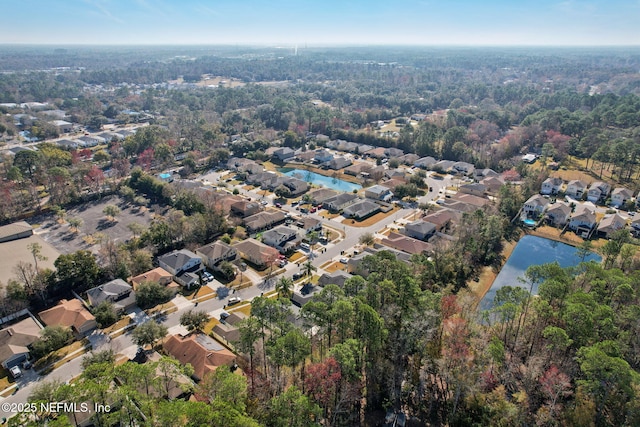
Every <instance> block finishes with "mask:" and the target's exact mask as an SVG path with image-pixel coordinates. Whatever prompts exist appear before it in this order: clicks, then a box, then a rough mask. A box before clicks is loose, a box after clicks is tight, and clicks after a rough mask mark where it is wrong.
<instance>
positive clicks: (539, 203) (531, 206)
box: [523, 194, 549, 218]
mask: <svg viewBox="0 0 640 427" xmlns="http://www.w3.org/2000/svg"><path fill="white" fill-rule="evenodd" d="M548 205H549V200H547V199H546V198H544V197H542V196H541V195H539V194H534V195H533V196H531V197H529V199H528V200H527V201H526V202H524V207H523V211H524V212H525V213H526V214H527V217H532V218H535V217H538V216H540V215H542V213H543V212H544V211H545V209H546V208H547V206H548Z"/></svg>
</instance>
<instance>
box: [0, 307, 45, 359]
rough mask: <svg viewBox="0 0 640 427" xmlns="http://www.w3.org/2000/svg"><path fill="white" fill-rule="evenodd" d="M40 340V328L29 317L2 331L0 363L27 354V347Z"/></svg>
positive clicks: (0, 337)
mask: <svg viewBox="0 0 640 427" xmlns="http://www.w3.org/2000/svg"><path fill="white" fill-rule="evenodd" d="M38 338H40V326H38V324H37V323H36V322H35V321H34V320H33V319H32V318H31V317H28V318H26V319H24V320H21V321H19V322H18V323H15V324H13V325H11V326H9V327H6V328H4V329H2V330H0V362H4V361H6V360H7V359H9V358H10V357H12V356H14V355H16V354H20V353H27V352H28V351H29V349H28V348H27V346H28V345H29V344H31V343H33V342H34V341H35V340H37V339H38Z"/></svg>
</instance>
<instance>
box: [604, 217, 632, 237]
mask: <svg viewBox="0 0 640 427" xmlns="http://www.w3.org/2000/svg"><path fill="white" fill-rule="evenodd" d="M626 226H627V220H626V219H624V218H623V217H621V216H620V215H618V214H610V215H605V216H604V218H602V220H601V221H600V224H598V229H597V231H598V235H599V236H600V237H604V238H605V239H608V238H610V237H611V234H612V233H614V232H615V231H618V230H621V229H623V228H625V227H626Z"/></svg>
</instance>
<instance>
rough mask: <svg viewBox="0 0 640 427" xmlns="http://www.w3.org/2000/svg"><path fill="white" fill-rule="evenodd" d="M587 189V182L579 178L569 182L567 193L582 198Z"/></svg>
mask: <svg viewBox="0 0 640 427" xmlns="http://www.w3.org/2000/svg"><path fill="white" fill-rule="evenodd" d="M586 189H587V184H586V183H585V182H583V181H580V180H579V179H574V180H571V181H569V183H568V184H567V191H565V194H566V195H567V196H570V197H572V198H574V199H578V200H580V199H582V195H583V194H584V191H585V190H586Z"/></svg>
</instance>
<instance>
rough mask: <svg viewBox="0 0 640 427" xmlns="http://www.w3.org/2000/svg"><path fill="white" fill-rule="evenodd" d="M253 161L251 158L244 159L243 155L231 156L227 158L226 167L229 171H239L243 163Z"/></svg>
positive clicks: (246, 163)
mask: <svg viewBox="0 0 640 427" xmlns="http://www.w3.org/2000/svg"><path fill="white" fill-rule="evenodd" d="M252 163H255V162H254V161H253V160H251V159H245V158H244V157H232V158H230V159H229V160H227V165H226V166H227V169H229V170H230V171H239V170H240V168H241V167H242V166H244V165H248V164H252Z"/></svg>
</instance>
